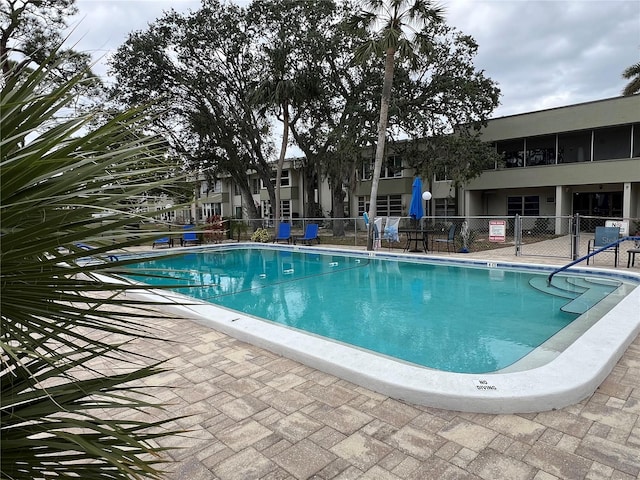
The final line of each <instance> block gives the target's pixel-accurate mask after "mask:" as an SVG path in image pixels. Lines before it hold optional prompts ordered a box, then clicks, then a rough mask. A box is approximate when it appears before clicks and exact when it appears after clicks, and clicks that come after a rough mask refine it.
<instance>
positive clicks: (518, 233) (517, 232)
mask: <svg viewBox="0 0 640 480" xmlns="http://www.w3.org/2000/svg"><path fill="white" fill-rule="evenodd" d="M513 240H514V242H515V244H516V257H519V256H520V253H521V252H520V247H521V246H522V219H521V218H520V215H518V214H517V213H516V218H515V220H514V221H513Z"/></svg>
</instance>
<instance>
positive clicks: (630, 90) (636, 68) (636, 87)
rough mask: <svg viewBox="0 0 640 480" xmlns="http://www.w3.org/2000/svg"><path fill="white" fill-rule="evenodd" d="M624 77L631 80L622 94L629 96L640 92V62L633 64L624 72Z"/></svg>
mask: <svg viewBox="0 0 640 480" xmlns="http://www.w3.org/2000/svg"><path fill="white" fill-rule="evenodd" d="M622 78H625V79H627V80H630V82H629V83H628V84H627V86H626V87H624V90H623V91H622V95H625V96H629V95H635V94H636V93H638V92H640V63H636V64H635V65H631V66H630V67H629V68H627V69H626V70H625V71H624V72H622Z"/></svg>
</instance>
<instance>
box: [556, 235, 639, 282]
mask: <svg viewBox="0 0 640 480" xmlns="http://www.w3.org/2000/svg"><path fill="white" fill-rule="evenodd" d="M627 240H631V241H640V237H622V238H619V239H618V240H616V241H615V242H612V243H610V244H608V245H605V246H604V247H600V248H599V249H597V250H594V251H593V252H591V253H589V254H587V255H585V256H583V257H580V258H579V259H577V260H574V261H573V262H571V263H567V264H566V265H565V266H564V267H560V268H558V269H556V270H554V271H553V272H551V274H550V275H549V277H548V278H547V283H548V284H549V285H551V280H553V276H554V275H555V274H556V273H560V272H562V271H563V270H566V269H567V268H569V267H572V266H574V265H575V264H576V263H580V262H582V261H583V260H586V259H587V258H591V257H593V256H594V255H597V254H598V253H600V252H602V251H604V250H608V249H609V248H612V247H615V246H616V245H619V244H621V243H622V242H625V241H627Z"/></svg>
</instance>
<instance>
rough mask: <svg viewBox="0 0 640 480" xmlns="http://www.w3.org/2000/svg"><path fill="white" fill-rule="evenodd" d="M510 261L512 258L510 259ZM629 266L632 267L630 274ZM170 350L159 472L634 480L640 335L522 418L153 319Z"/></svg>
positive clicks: (141, 347) (233, 477)
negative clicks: (415, 396) (573, 394)
mask: <svg viewBox="0 0 640 480" xmlns="http://www.w3.org/2000/svg"><path fill="white" fill-rule="evenodd" d="M511 260H514V259H511ZM637 270H638V269H636V271H637ZM149 322H150V324H151V325H155V326H156V327H157V330H158V331H160V332H161V336H162V337H163V338H164V339H166V340H171V341H172V342H175V343H162V342H153V341H148V340H147V341H142V340H140V341H138V345H137V347H136V349H137V351H139V352H141V353H147V354H148V355H150V356H151V357H153V358H156V359H168V365H169V366H170V367H171V371H170V372H168V373H165V374H162V375H159V376H156V377H153V378H152V379H149V381H148V383H150V384H154V385H160V386H162V387H173V388H160V389H155V388H153V389H149V391H150V393H154V394H156V395H157V396H158V398H160V399H161V400H163V401H165V402H169V403H170V407H168V409H167V412H166V415H167V417H175V416H178V415H189V416H188V417H186V418H184V419H181V420H178V421H177V423H176V424H174V426H177V427H179V428H184V429H188V430H189V432H188V433H186V434H184V435H182V436H179V437H170V438H167V439H164V440H163V441H162V445H164V446H174V447H180V448H179V449H177V450H172V451H170V452H169V453H168V456H169V457H170V458H171V459H172V460H175V463H173V464H171V465H169V466H168V467H167V468H168V470H169V471H170V473H169V474H168V476H167V478H169V479H176V480H178V479H189V480H201V479H202V480H204V479H220V480H254V479H255V480H258V479H260V480H276V479H307V478H312V479H325V480H328V479H335V480H337V479H341V480H348V479H370V480H387V479H389V480H391V479H416V480H424V479H484V480H499V479H505V480H519V479H535V480H549V479H554V478H562V479H590V480H596V479H616V480H623V479H637V478H640V337H638V338H636V339H635V341H634V342H633V344H632V345H631V346H630V347H629V348H628V350H627V351H626V353H625V354H624V356H623V357H622V358H621V359H620V361H619V362H618V363H617V365H616V367H615V368H614V370H613V371H612V373H611V374H610V375H609V376H608V377H607V379H606V380H605V382H604V383H603V384H602V385H601V386H600V387H599V389H598V390H597V391H596V392H595V393H594V394H593V395H592V396H590V397H589V398H587V399H585V400H583V401H582V402H580V403H579V404H576V405H572V406H569V407H566V408H563V409H561V410H558V411H549V412H541V413H531V414H519V415H489V414H473V413H461V412H456V411H448V410H441V409H436V408H430V407H423V406H417V405H412V404H408V403H405V402H402V401H397V400H394V399H392V398H389V397H387V396H384V395H380V394H378V393H376V392H373V391H370V390H367V389H365V388H362V387H359V386H357V385H354V384H352V383H349V382H347V381H344V380H341V379H340V378H337V377H335V376H332V375H328V374H325V373H323V372H320V371H318V370H315V369H313V368H310V367H307V366H305V365H302V364H300V363H298V362H295V361H292V360H289V359H287V358H284V357H281V356H278V355H275V354H273V353H270V352H269V351H266V350H264V349H261V348H258V347H256V346H253V345H249V344H246V343H244V342H241V341H239V340H236V339H234V338H231V337H229V336H227V335H224V334H222V333H219V332H216V331H214V330H211V329H210V328H208V327H206V326H203V325H200V324H198V323H196V322H195V321H190V320H177V319H166V318H162V317H158V318H150V319H149Z"/></svg>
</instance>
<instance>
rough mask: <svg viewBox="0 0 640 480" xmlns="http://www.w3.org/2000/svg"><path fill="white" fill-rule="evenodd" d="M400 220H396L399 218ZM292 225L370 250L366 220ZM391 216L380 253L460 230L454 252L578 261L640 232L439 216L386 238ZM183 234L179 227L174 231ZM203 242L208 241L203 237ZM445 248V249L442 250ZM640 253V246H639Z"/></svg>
mask: <svg viewBox="0 0 640 480" xmlns="http://www.w3.org/2000/svg"><path fill="white" fill-rule="evenodd" d="M395 218H396V219H397V217H395ZM225 222H228V223H227V225H228V228H225V232H226V239H227V240H229V241H251V239H252V236H254V232H255V231H256V230H258V229H263V230H265V231H266V234H265V235H263V236H261V237H260V238H262V239H264V238H269V239H270V240H269V241H272V240H273V238H274V237H275V226H274V222H273V220H269V219H254V220H245V219H227V220H225ZM286 222H287V223H291V236H292V238H294V239H295V238H296V237H302V236H303V234H304V231H305V227H306V226H307V225H308V224H311V223H315V224H318V225H319V237H320V243H321V244H327V245H342V246H353V247H366V245H367V227H366V225H365V223H364V220H363V218H362V217H358V218H333V219H332V218H295V219H292V220H289V219H288V220H286ZM386 223H387V217H382V227H381V229H382V232H381V237H382V238H381V242H380V243H381V245H380V248H383V249H388V250H391V251H394V250H395V251H404V250H405V249H407V247H408V235H409V232H415V231H418V232H424V238H425V243H424V245H426V247H427V249H428V251H429V252H432V253H433V252H438V251H439V250H444V251H448V249H447V247H446V246H445V247H444V249H443V248H442V245H444V244H445V243H446V242H439V241H438V240H446V239H447V238H448V233H449V230H450V228H451V227H452V226H454V227H455V234H454V238H453V242H452V245H449V247H453V248H451V250H452V251H455V252H461V251H462V252H482V251H490V250H497V249H500V250H501V251H502V253H506V254H509V252H511V253H510V254H512V255H513V256H514V257H519V256H530V257H549V258H561V259H567V261H570V260H575V259H578V258H580V257H582V256H584V255H586V254H587V253H588V243H589V241H590V240H592V239H593V238H594V232H595V229H596V227H599V226H611V225H613V226H618V227H619V228H620V235H621V237H625V236H633V235H635V234H636V233H640V219H638V218H609V217H591V216H581V215H573V216H559V217H556V216H520V215H516V216H476V217H436V218H426V217H425V218H422V219H420V220H414V219H412V218H409V217H401V218H400V222H399V224H398V235H397V236H395V235H392V236H386V235H384V230H385V225H386ZM176 229H178V230H179V226H178V227H174V229H173V231H174V232H175V230H176ZM196 231H203V232H204V231H206V225H204V224H203V225H196ZM203 241H204V242H206V238H205V237H204V236H203ZM439 246H440V249H439V248H438V247H439ZM634 247H635V245H634V243H633V242H623V244H622V245H621V248H620V250H621V251H620V259H621V261H622V259H624V258H626V251H627V250H628V249H630V248H634ZM635 248H638V247H635Z"/></svg>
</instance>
